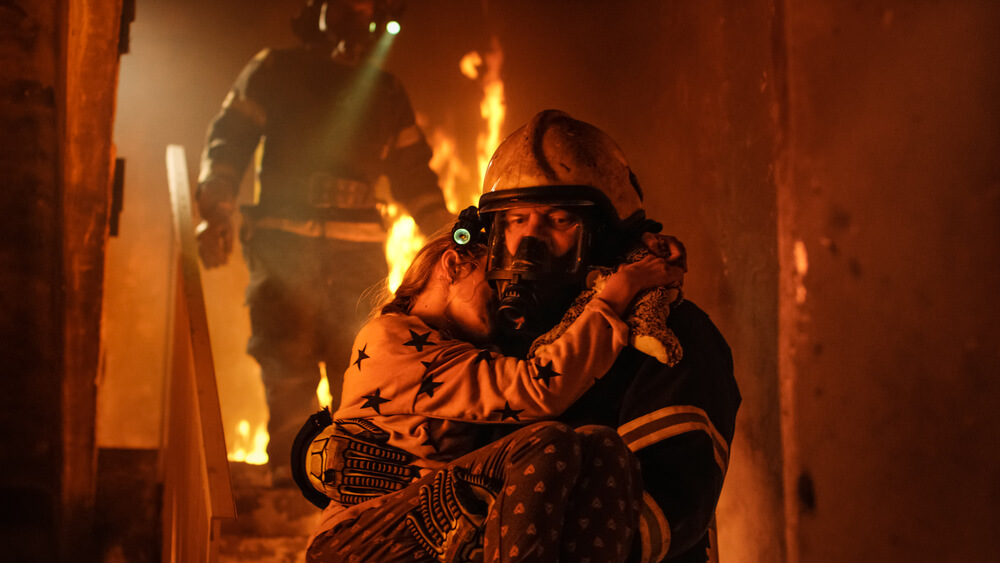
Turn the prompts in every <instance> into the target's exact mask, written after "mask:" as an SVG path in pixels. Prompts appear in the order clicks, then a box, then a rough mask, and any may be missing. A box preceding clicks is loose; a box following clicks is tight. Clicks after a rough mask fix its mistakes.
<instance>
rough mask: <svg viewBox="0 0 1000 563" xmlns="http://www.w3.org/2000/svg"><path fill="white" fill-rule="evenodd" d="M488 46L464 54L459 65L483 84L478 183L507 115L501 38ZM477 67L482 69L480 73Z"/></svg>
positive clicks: (498, 139) (496, 144) (477, 147)
mask: <svg viewBox="0 0 1000 563" xmlns="http://www.w3.org/2000/svg"><path fill="white" fill-rule="evenodd" d="M491 46H492V50H491V51H490V52H489V53H486V55H485V57H483V56H481V55H480V54H479V53H477V52H475V51H473V52H471V53H469V54H467V55H465V57H463V58H462V62H461V63H460V65H459V66H460V67H461V69H462V74H464V75H465V76H468V77H469V78H471V79H473V80H475V79H477V78H479V79H480V80H481V81H482V84H483V100H482V101H481V102H480V103H479V115H480V116H481V117H482V118H483V120H484V121H485V122H486V129H485V130H484V131H482V132H480V133H479V138H478V139H477V140H476V160H477V161H478V164H479V185H480V186H481V185H482V181H483V178H484V177H485V176H486V167H487V166H488V165H489V163H490V158H492V157H493V151H495V150H497V147H498V146H500V130H501V128H502V127H503V122H504V118H505V117H506V115H507V102H506V101H505V100H504V88H503V80H501V79H500V69H501V68H502V67H503V50H502V49H501V48H500V40H499V39H497V38H496V37H492V38H491ZM480 69H483V72H482V73H480Z"/></svg>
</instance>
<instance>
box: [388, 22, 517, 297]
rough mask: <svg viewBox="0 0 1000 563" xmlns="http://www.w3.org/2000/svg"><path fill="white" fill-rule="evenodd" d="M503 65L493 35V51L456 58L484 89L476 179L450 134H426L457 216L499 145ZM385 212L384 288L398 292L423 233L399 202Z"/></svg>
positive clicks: (474, 194) (435, 166)
mask: <svg viewBox="0 0 1000 563" xmlns="http://www.w3.org/2000/svg"><path fill="white" fill-rule="evenodd" d="M502 66H503V50H502V49H501V48H500V42H499V40H497V38H496V37H493V38H492V50H491V51H490V52H488V53H486V54H485V56H484V55H480V54H479V53H478V52H476V51H473V52H471V53H468V54H466V55H465V56H464V57H462V60H461V61H459V70H461V72H462V74H464V75H465V76H467V77H468V78H470V79H472V80H479V81H480V82H481V83H482V87H483V99H482V101H481V102H480V104H479V115H480V117H482V118H483V122H484V128H483V130H482V131H480V133H479V135H478V137H477V139H476V160H477V164H478V166H477V170H478V172H479V174H478V177H475V178H470V176H471V174H470V172H469V168H470V167H469V166H467V165H466V164H465V163H464V162H462V160H461V158H460V157H459V154H458V151H457V150H456V142H455V137H454V135H452V134H450V133H448V132H447V131H446V130H445V129H444V128H442V127H435V128H433V129H432V130H431V133H430V134H429V135H428V142H429V143H430V144H431V147H432V148H433V149H434V156H433V157H432V158H431V161H430V167H431V168H432V169H433V170H434V171H435V172H436V173H437V175H438V179H439V181H440V185H441V191H442V193H444V196H445V200H446V203H447V205H448V209H449V210H450V211H451V212H452V213H455V214H457V213H458V212H459V211H461V210H462V209H465V208H466V207H468V206H469V205H473V204H474V203H475V202H476V200H477V199H478V196H479V187H480V186H481V185H482V183H483V177H484V176H485V174H486V166H487V165H488V164H489V162H490V157H492V156H493V151H495V150H496V148H497V146H499V145H500V132H501V128H502V127H503V122H504V118H505V116H506V113H507V104H506V102H505V101H504V86H503V80H501V79H500V69H501V67H502ZM420 120H421V121H423V120H422V119H420ZM421 126H422V127H423V129H424V130H428V129H430V128H429V127H428V125H427V124H426V123H421ZM385 215H386V217H387V220H388V222H389V224H390V225H391V227H390V228H389V238H388V240H387V241H386V260H387V261H388V263H389V283H388V286H389V291H396V288H398V287H399V284H400V282H401V281H402V279H403V273H404V272H406V268H407V267H409V265H410V262H412V261H413V257H414V256H415V255H416V253H417V251H418V250H420V247H421V246H423V244H424V237H423V236H421V234H420V233H419V232H418V231H417V227H416V225H415V224H414V222H413V218H412V217H410V216H409V215H407V214H406V213H405V212H404V211H402V210H401V209H399V207H398V206H396V205H394V204H390V205H388V206H387V208H386V210H385Z"/></svg>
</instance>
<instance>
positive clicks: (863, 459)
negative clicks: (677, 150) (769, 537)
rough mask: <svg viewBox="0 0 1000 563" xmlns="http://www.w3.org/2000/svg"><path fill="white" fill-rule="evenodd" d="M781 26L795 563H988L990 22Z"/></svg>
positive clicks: (974, 6)
mask: <svg viewBox="0 0 1000 563" xmlns="http://www.w3.org/2000/svg"><path fill="white" fill-rule="evenodd" d="M785 12H786V23H785V29H786V41H787V61H788V72H787V76H788V106H787V107H788V110H787V111H788V123H789V129H788V131H789V136H788V143H787V145H786V149H787V150H786V152H785V153H784V155H783V157H782V166H781V169H782V174H781V176H780V177H781V181H780V182H779V195H780V200H779V201H780V203H779V208H780V210H781V222H780V224H781V227H780V234H781V239H782V243H781V257H782V264H783V267H782V285H783V290H782V315H781V327H782V339H781V340H782V348H781V352H782V354H781V357H782V378H783V383H784V385H785V389H786V392H785V394H784V396H783V406H784V407H785V408H786V409H787V413H788V417H787V419H786V432H785V436H784V439H785V449H786V464H787V471H786V478H787V487H788V490H789V492H790V495H789V497H788V500H789V505H788V511H789V519H790V522H791V524H792V525H791V526H790V529H789V536H788V537H789V543H790V546H791V547H790V548H791V555H792V557H791V558H790V559H789V560H790V561H804V562H806V561H807V562H828V561H829V562H840V561H920V562H923V561H926V562H932V561H988V560H992V559H995V558H996V553H997V551H998V547H1000V540H998V539H997V535H996V530H997V529H998V524H1000V522H998V509H997V506H1000V502H998V501H1000V484H998V483H1000V481H998V480H997V475H1000V471H998V469H1000V461H998V455H997V452H996V447H995V445H996V444H997V443H998V441H997V438H998V434H997V432H998V431H997V428H998V427H1000V426H998V422H1000V415H998V409H997V408H996V405H995V402H996V400H997V398H998V397H1000V382H998V380H997V378H996V375H997V373H998V369H997V368H998V366H1000V362H998V359H1000V358H998V355H1000V349H998V346H1000V338H998V337H1000V322H998V320H997V319H998V313H1000V307H998V300H997V298H996V294H995V288H996V287H997V284H998V282H1000V268H998V267H997V266H998V263H1000V262H998V257H1000V222H998V219H1000V159H998V158H997V155H998V154H1000V119H998V117H1000V115H998V103H997V100H998V99H1000V80H998V74H997V72H996V66H997V62H998V60H1000V58H998V55H1000V49H998V47H1000V42H998V41H1000V40H998V37H1000V34H998V31H1000V6H997V4H995V3H987V2H969V1H966V2H885V3H881V4H879V5H878V6H874V5H868V4H866V3H850V4H848V3H836V2H819V1H790V2H786V4H785ZM796 248H798V251H796Z"/></svg>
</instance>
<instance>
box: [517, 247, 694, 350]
mask: <svg viewBox="0 0 1000 563" xmlns="http://www.w3.org/2000/svg"><path fill="white" fill-rule="evenodd" d="M649 253H650V251H649V249H648V248H647V247H646V246H645V245H644V244H639V245H637V246H635V247H633V248H632V249H631V250H630V251H629V252H627V253H626V254H625V257H624V259H623V260H622V261H621V262H622V263H630V262H636V261H639V260H642V258H644V257H645V256H646V255H648V254H649ZM614 271H615V268H597V269H595V270H593V271H591V272H590V275H589V276H588V277H587V289H585V290H583V291H582V292H581V293H580V295H579V296H577V298H576V299H575V300H574V301H573V304H572V305H570V307H569V309H568V310H567V311H566V314H565V315H563V318H562V320H561V321H560V322H559V324H557V325H556V326H555V327H554V328H553V329H552V330H550V331H549V332H546V333H545V334H543V335H541V336H539V337H538V338H537V339H535V341H534V342H533V343H532V344H531V348H530V349H529V351H528V357H529V358H531V357H533V356H535V355H536V354H538V353H539V352H540V351H541V350H542V349H544V347H545V346H547V345H549V344H551V343H552V342H553V341H554V340H555V339H556V338H558V337H559V336H560V335H561V334H562V333H564V332H566V329H567V328H569V325H570V324H572V323H573V321H574V320H576V318H577V317H578V316H580V313H582V312H583V308H584V307H585V306H586V305H587V303H588V302H589V301H590V300H591V299H592V298H593V297H594V295H596V294H597V292H598V291H600V290H601V288H602V287H604V283H605V282H606V281H607V279H608V276H609V275H611V274H612V273H613V272H614ZM682 299H683V294H682V293H681V290H680V289H679V288H667V287H662V286H661V287H654V288H652V289H648V290H646V291H644V292H642V293H640V294H639V295H637V296H636V298H635V300H634V301H633V303H632V305H631V306H630V307H629V310H628V312H627V313H626V316H625V319H624V320H625V324H627V325H628V327H629V345H630V346H632V347H633V348H635V349H636V350H638V351H640V352H642V353H644V354H648V355H650V356H652V357H654V358H656V359H657V360H659V361H660V362H662V363H664V364H667V365H668V366H671V367H673V366H674V365H675V364H677V362H679V361H680V359H681V357H682V356H683V350H682V349H681V344H680V342H678V340H677V336H675V335H674V331H672V330H670V328H668V327H667V316H668V315H669V314H670V307H671V306H675V305H677V304H678V303H680V302H681V300H682Z"/></svg>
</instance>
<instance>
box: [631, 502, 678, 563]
mask: <svg viewBox="0 0 1000 563" xmlns="http://www.w3.org/2000/svg"><path fill="white" fill-rule="evenodd" d="M639 537H640V539H641V540H642V558H641V559H640V561H641V563H656V562H657V561H659V560H661V559H663V558H664V557H665V556H666V555H667V552H668V551H670V523H669V522H667V518H666V516H664V515H663V511H662V510H660V506H659V505H658V504H656V501H655V500H653V497H651V496H649V493H647V492H645V491H643V493H642V512H641V513H640V514H639Z"/></svg>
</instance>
